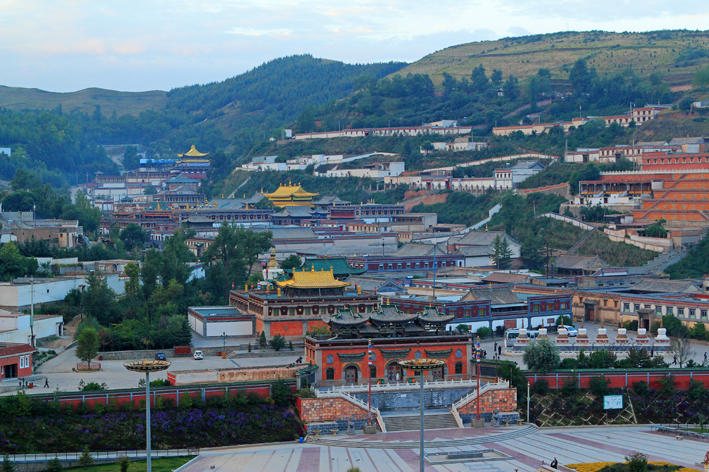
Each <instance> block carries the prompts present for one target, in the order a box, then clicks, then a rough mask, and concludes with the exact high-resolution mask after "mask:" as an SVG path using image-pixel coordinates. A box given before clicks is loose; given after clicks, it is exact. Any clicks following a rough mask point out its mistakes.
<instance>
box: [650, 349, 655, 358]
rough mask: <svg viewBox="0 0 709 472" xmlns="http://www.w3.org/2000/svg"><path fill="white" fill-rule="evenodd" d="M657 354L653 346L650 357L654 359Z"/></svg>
mask: <svg viewBox="0 0 709 472" xmlns="http://www.w3.org/2000/svg"><path fill="white" fill-rule="evenodd" d="M654 356H655V346H652V347H651V348H650V359H652V358H653V357H654Z"/></svg>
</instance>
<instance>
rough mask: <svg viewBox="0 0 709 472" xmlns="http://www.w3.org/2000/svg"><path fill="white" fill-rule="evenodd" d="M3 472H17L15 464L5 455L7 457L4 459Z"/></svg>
mask: <svg viewBox="0 0 709 472" xmlns="http://www.w3.org/2000/svg"><path fill="white" fill-rule="evenodd" d="M0 470H2V472H15V470H16V468H15V463H14V462H12V461H10V457H9V456H8V455H7V454H5V457H3V459H2V469H0Z"/></svg>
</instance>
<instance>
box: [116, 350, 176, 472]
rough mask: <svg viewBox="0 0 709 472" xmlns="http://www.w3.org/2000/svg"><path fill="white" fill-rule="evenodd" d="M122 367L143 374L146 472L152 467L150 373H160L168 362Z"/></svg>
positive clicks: (149, 362) (129, 363)
mask: <svg viewBox="0 0 709 472" xmlns="http://www.w3.org/2000/svg"><path fill="white" fill-rule="evenodd" d="M123 367H125V368H126V369H128V370H130V371H133V372H142V373H145V451H146V455H147V458H146V459H147V464H148V469H147V470H148V472H152V470H153V466H152V462H151V458H150V372H160V371H161V370H165V369H167V368H168V367H170V363H169V362H168V361H133V362H126V363H125V364H123Z"/></svg>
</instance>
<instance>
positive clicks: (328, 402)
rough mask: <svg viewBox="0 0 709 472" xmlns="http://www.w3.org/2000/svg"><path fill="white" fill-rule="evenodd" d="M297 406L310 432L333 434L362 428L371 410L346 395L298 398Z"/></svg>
mask: <svg viewBox="0 0 709 472" xmlns="http://www.w3.org/2000/svg"><path fill="white" fill-rule="evenodd" d="M296 406H297V408H298V412H299V413H300V418H301V419H302V420H303V423H305V426H306V430H307V431H308V433H314V432H318V433H323V434H331V433H333V432H335V431H346V430H347V429H349V428H350V427H352V428H354V429H362V428H363V427H364V425H365V424H366V423H367V419H368V418H369V412H368V411H367V410H366V409H364V408H362V407H361V406H359V405H356V404H355V403H353V402H352V401H350V400H349V399H347V397H346V396H344V395H342V396H333V397H325V398H297V399H296Z"/></svg>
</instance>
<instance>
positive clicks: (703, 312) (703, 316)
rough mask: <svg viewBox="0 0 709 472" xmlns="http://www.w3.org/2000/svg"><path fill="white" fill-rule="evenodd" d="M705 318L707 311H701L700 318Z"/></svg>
mask: <svg viewBox="0 0 709 472" xmlns="http://www.w3.org/2000/svg"><path fill="white" fill-rule="evenodd" d="M706 317H707V311H706V310H702V318H706Z"/></svg>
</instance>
